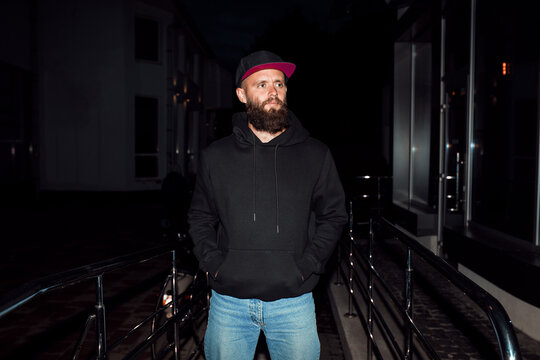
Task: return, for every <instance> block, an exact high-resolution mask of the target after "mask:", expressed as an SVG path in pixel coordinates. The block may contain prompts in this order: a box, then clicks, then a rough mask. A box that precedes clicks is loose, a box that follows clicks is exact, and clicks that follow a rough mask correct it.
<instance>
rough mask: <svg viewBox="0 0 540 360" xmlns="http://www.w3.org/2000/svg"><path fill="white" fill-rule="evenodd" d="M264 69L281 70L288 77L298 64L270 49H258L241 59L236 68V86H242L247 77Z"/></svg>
mask: <svg viewBox="0 0 540 360" xmlns="http://www.w3.org/2000/svg"><path fill="white" fill-rule="evenodd" d="M264 69H276V70H280V71H282V72H283V73H284V74H285V77H286V79H288V78H289V77H290V76H291V75H292V74H293V72H294V69H296V65H295V64H293V63H290V62H284V61H283V60H282V59H281V58H280V57H279V56H277V55H276V54H274V53H272V52H270V51H266V50H261V51H256V52H254V53H251V54H249V55H247V56H246V57H243V58H242V59H241V60H240V64H238V67H237V68H236V76H235V79H236V86H237V87H240V86H241V84H242V81H243V80H244V79H245V78H247V77H248V76H250V75H252V74H253V73H255V72H257V71H260V70H264Z"/></svg>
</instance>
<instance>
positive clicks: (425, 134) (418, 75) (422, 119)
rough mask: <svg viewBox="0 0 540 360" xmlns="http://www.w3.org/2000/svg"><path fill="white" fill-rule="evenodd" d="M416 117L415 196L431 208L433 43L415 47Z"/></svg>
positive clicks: (414, 136) (413, 166)
mask: <svg viewBox="0 0 540 360" xmlns="http://www.w3.org/2000/svg"><path fill="white" fill-rule="evenodd" d="M413 54H414V57H413V59H414V116H413V137H412V139H413V146H412V149H411V153H412V157H413V161H412V173H413V188H412V190H413V193H412V197H411V198H412V200H413V201H414V202H415V203H416V204H420V205H424V206H430V205H433V204H430V201H429V180H430V179H429V177H430V150H431V149H430V145H431V44H430V43H415V44H414V53H413Z"/></svg>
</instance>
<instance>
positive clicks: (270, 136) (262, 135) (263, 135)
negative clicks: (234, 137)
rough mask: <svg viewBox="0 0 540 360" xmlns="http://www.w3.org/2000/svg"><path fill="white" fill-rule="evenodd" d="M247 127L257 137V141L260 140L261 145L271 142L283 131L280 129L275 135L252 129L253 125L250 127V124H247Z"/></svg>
mask: <svg viewBox="0 0 540 360" xmlns="http://www.w3.org/2000/svg"><path fill="white" fill-rule="evenodd" d="M248 126H249V128H250V129H251V131H253V133H254V134H255V136H257V137H258V138H259V140H261V142H262V143H267V142H270V141H272V139H274V138H276V137H277V136H279V135H281V134H282V133H283V132H284V131H285V129H281V130H280V131H278V132H277V133H273V134H271V133H269V132H266V131H260V130H257V129H255V128H254V127H253V125H251V123H248Z"/></svg>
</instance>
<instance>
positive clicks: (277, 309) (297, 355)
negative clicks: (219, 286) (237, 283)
mask: <svg viewBox="0 0 540 360" xmlns="http://www.w3.org/2000/svg"><path fill="white" fill-rule="evenodd" d="M261 330H262V331H263V332H264V335H265V337H266V343H267V346H268V351H269V352H270V356H271V358H272V360H287V359H290V360H317V359H319V354H320V343H319V336H318V334H317V324H316V321H315V304H314V302H313V295H312V294H311V293H307V294H304V295H301V296H299V297H295V298H286V299H280V300H276V301H261V300H257V299H237V298H234V297H231V296H226V295H221V294H218V293H217V292H215V291H213V290H212V296H211V298H210V314H209V318H208V327H207V329H206V335H205V339H204V353H205V355H206V360H252V359H253V357H254V355H255V348H256V346H257V341H258V339H259V334H260V331H261Z"/></svg>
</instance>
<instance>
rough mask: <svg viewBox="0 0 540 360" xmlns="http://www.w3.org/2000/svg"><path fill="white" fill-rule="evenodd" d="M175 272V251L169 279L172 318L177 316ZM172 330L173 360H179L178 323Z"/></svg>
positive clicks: (174, 251)
mask: <svg viewBox="0 0 540 360" xmlns="http://www.w3.org/2000/svg"><path fill="white" fill-rule="evenodd" d="M177 272H178V269H177V268H176V250H173V251H172V279H171V282H172V283H171V287H172V312H173V317H174V316H175V315H176V314H178V293H177V288H178V284H177V279H176V277H177V275H178V274H177ZM173 329H174V358H175V360H178V359H179V358H180V349H179V345H180V344H179V343H180V341H179V338H178V336H179V334H178V332H179V331H178V322H177V321H175V322H174V324H173Z"/></svg>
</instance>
